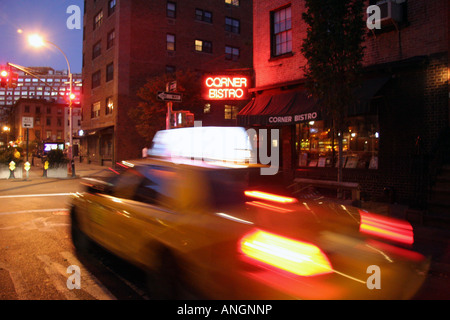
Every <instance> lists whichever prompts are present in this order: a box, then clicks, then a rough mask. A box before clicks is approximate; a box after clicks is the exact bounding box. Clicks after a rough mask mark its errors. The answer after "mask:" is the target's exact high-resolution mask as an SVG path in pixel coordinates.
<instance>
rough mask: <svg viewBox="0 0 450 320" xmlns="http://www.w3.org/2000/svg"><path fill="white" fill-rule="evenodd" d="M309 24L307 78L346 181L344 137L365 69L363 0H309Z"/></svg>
mask: <svg viewBox="0 0 450 320" xmlns="http://www.w3.org/2000/svg"><path fill="white" fill-rule="evenodd" d="M305 6H306V12H305V13H303V20H304V21H305V22H306V24H307V25H308V28H307V37H306V39H305V40H304V42H303V45H302V53H303V55H304V56H305V58H306V59H307V61H308V62H307V65H306V66H305V78H306V80H307V84H306V85H307V87H308V89H309V90H310V92H311V94H312V95H313V96H314V97H315V98H316V99H317V100H318V101H319V103H320V104H321V107H322V114H324V115H325V116H327V117H328V118H329V119H331V121H332V128H333V132H334V133H333V140H334V137H335V135H336V134H337V140H338V149H339V152H338V182H342V159H343V156H342V151H343V146H342V138H343V131H344V130H345V119H346V117H347V115H348V108H349V106H350V105H352V104H353V103H354V97H353V93H354V90H355V88H356V86H357V84H358V80H359V75H360V72H361V69H362V59H363V56H364V53H363V51H364V47H363V45H362V43H363V40H364V34H365V25H366V24H365V21H364V10H363V9H364V1H363V0H305Z"/></svg>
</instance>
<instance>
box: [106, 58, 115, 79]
mask: <svg viewBox="0 0 450 320" xmlns="http://www.w3.org/2000/svg"><path fill="white" fill-rule="evenodd" d="M113 79H114V64H113V63H112V62H111V63H110V64H108V65H107V66H106V82H108V81H111V80H113Z"/></svg>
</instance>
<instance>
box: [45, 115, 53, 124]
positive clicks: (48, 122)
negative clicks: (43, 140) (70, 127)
mask: <svg viewBox="0 0 450 320" xmlns="http://www.w3.org/2000/svg"><path fill="white" fill-rule="evenodd" d="M45 124H46V125H47V126H51V125H52V118H50V117H47V118H46V119H45Z"/></svg>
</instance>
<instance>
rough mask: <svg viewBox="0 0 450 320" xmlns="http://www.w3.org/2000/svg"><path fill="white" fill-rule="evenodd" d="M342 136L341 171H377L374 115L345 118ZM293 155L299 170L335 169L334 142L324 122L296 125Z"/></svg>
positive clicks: (331, 131)
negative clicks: (294, 153)
mask: <svg viewBox="0 0 450 320" xmlns="http://www.w3.org/2000/svg"><path fill="white" fill-rule="evenodd" d="M347 122H348V127H347V130H346V131H345V132H344V133H343V156H344V157H343V159H344V163H343V167H344V168H350V169H355V168H358V169H377V168H378V146H379V143H378V140H379V126H378V119H377V117H376V116H375V115H366V116H358V117H349V118H348V121H347ZM295 130H296V137H297V140H296V151H297V155H298V166H299V167H332V166H336V165H337V156H338V155H337V149H338V141H337V137H336V135H335V134H333V128H332V127H331V125H329V124H328V123H327V121H324V120H321V121H309V122H306V123H300V124H297V125H296V127H295Z"/></svg>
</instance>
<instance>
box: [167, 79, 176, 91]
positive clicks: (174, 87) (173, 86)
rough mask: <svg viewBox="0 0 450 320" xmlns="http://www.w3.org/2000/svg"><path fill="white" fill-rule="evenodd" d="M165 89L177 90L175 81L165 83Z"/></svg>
mask: <svg viewBox="0 0 450 320" xmlns="http://www.w3.org/2000/svg"><path fill="white" fill-rule="evenodd" d="M167 91H169V92H174V91H177V82H176V81H171V82H169V83H167Z"/></svg>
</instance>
